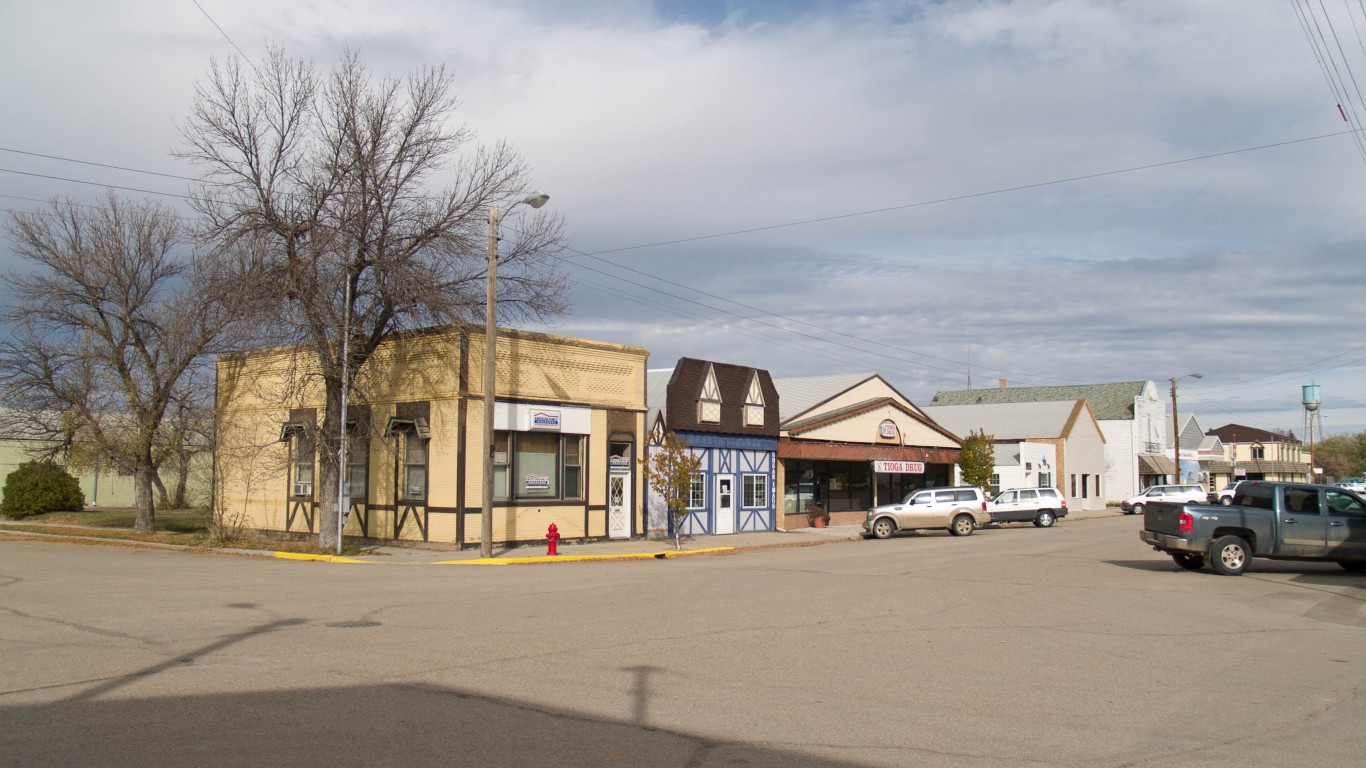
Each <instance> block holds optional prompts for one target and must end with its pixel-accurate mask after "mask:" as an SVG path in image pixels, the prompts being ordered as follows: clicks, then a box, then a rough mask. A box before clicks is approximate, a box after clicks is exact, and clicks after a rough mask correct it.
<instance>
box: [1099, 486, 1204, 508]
mask: <svg viewBox="0 0 1366 768" xmlns="http://www.w3.org/2000/svg"><path fill="white" fill-rule="evenodd" d="M1150 501H1169V502H1171V503H1173V504H1208V503H1209V494H1208V493H1206V492H1205V486H1203V485H1154V486H1152V487H1151V488H1149V489H1148V490H1146V491H1144V492H1143V493H1140V494H1138V495H1137V496H1134V497H1133V498H1130V499H1125V500H1124V501H1121V502H1120V503H1119V508H1120V509H1122V510H1124V514H1126V515H1141V514H1143V505H1145V504H1147V503H1148V502H1150Z"/></svg>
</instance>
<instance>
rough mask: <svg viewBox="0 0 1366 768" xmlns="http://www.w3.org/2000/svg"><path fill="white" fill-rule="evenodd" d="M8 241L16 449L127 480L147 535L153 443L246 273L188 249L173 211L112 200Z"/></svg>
mask: <svg viewBox="0 0 1366 768" xmlns="http://www.w3.org/2000/svg"><path fill="white" fill-rule="evenodd" d="M8 231H9V235H10V239H11V242H12V244H13V247H14V250H15V252H16V253H17V254H18V255H19V256H21V257H22V258H24V259H25V260H27V261H28V262H29V264H30V266H31V269H30V270H29V271H27V272H24V273H22V274H11V275H10V276H9V280H10V282H11V285H12V286H13V290H14V301H13V304H11V305H10V306H8V307H6V308H5V310H4V311H3V313H0V316H2V317H3V319H4V320H5V321H6V322H8V324H9V326H10V329H11V335H10V336H9V337H8V338H5V339H3V340H0V388H2V390H3V391H2V393H0V394H3V398H4V401H5V404H6V405H7V406H8V408H9V409H10V413H11V414H12V415H14V416H17V417H19V418H21V419H22V420H23V426H24V429H25V434H26V435H28V436H30V437H38V438H42V439H45V440H49V441H52V442H53V444H54V445H63V446H70V445H72V444H82V445H84V446H87V448H86V450H87V451H88V452H93V453H95V454H97V455H98V456H99V457H101V458H103V459H104V460H106V461H108V462H110V463H112V464H114V465H115V466H117V467H119V468H122V469H125V470H127V471H130V472H131V473H132V474H133V482H134V495H135V498H136V503H137V520H136V526H135V527H136V529H137V530H139V531H143V532H150V531H152V530H154V528H155V522H156V519H155V512H154V502H153V495H152V494H153V487H154V485H155V484H156V478H155V463H154V460H153V451H154V448H155V446H156V443H157V439H158V431H159V429H160V428H161V426H162V422H163V419H164V418H165V416H166V413H167V408H168V407H169V406H170V405H171V403H172V401H173V399H174V396H175V393H176V389H177V386H178V385H179V384H180V383H182V382H183V381H184V380H185V377H186V376H187V374H188V373H189V372H190V371H191V369H192V368H193V367H194V366H195V365H196V364H198V363H200V362H202V356H203V355H205V354H207V353H212V352H215V351H216V348H215V347H214V345H215V343H217V342H218V341H220V340H222V339H224V338H225V336H226V333H227V332H228V331H229V330H230V329H231V328H232V327H233V325H234V322H235V320H236V319H237V318H238V317H239V314H238V311H239V310H242V309H245V308H246V307H248V306H249V301H248V299H247V294H245V293H244V292H243V291H242V288H241V286H242V285H244V284H250V282H251V281H248V280H244V279H242V275H243V274H245V270H247V269H249V262H246V261H235V260H234V259H233V258H232V257H231V255H230V254H225V253H207V252H199V251H194V250H192V249H189V248H187V247H185V246H184V243H183V242H182V234H183V232H182V224H181V221H180V218H179V217H178V216H177V215H176V214H175V213H174V212H173V211H171V210H170V209H169V208H166V207H165V206H163V205H160V204H156V203H150V202H142V203H138V202H130V201H127V200H124V199H122V198H120V197H119V196H118V195H116V194H114V193H113V192H112V191H111V192H109V193H108V194H107V195H106V197H105V198H104V199H103V200H102V201H101V202H100V203H99V204H97V205H93V206H92V205H84V204H80V203H76V202H73V201H71V200H66V201H54V202H53V203H52V206H51V209H50V210H49V211H47V212H42V213H31V214H22V213H21V214H14V215H13V216H12V217H11V219H10V222H9V227H8ZM229 292H231V296H229Z"/></svg>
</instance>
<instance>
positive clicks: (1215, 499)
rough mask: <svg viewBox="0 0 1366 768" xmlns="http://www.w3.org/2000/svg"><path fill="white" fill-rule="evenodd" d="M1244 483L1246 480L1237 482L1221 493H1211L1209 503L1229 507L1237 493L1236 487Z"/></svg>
mask: <svg viewBox="0 0 1366 768" xmlns="http://www.w3.org/2000/svg"><path fill="white" fill-rule="evenodd" d="M1246 482H1247V481H1246V480H1239V481H1238V482H1236V483H1234V484H1233V485H1230V486H1228V487H1227V488H1225V489H1224V490H1222V491H1219V492H1218V493H1211V494H1210V498H1209V503H1211V504H1223V505H1224V506H1226V507H1227V506H1230V505H1231V504H1233V497H1234V496H1235V495H1236V494H1237V493H1238V486H1240V485H1242V484H1243V483H1246Z"/></svg>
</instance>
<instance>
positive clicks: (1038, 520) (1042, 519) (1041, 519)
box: [1034, 509, 1056, 528]
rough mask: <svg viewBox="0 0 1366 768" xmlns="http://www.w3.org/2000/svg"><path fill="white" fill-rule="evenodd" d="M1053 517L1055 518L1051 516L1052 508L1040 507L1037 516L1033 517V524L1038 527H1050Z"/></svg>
mask: <svg viewBox="0 0 1366 768" xmlns="http://www.w3.org/2000/svg"><path fill="white" fill-rule="evenodd" d="M1055 519H1056V518H1054V517H1053V510H1051V509H1041V510H1039V515H1038V517H1035V518H1034V525H1035V526H1036V527H1038V528H1052V527H1053V521H1054V520H1055Z"/></svg>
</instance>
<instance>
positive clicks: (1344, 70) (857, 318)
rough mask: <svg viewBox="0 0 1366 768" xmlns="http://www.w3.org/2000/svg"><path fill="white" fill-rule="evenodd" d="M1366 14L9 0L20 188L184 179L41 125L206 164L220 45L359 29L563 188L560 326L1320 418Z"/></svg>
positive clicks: (1330, 372)
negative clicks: (447, 83) (1153, 388)
mask: <svg viewBox="0 0 1366 768" xmlns="http://www.w3.org/2000/svg"><path fill="white" fill-rule="evenodd" d="M1325 9H1326V10H1325ZM1311 12H1312V14H1313V15H1309V14H1310V13H1311ZM220 28H221V31H220ZM1363 36H1366V11H1364V10H1363V6H1362V4H1360V3H1356V2H1345V3H1344V2H1336V1H1334V0H1330V2H1326V3H1319V2H1317V0H1315V2H1313V3H1312V4H1306V3H1304V2H1303V0H1204V1H1202V2H1192V1H1191V0H1131V1H1125V0H1094V1H1093V0H1059V1H1058V2H1044V1H1043V0H1024V1H1021V2H1002V1H1000V0H980V1H978V0H961V1H952V2H922V1H917V0H873V1H871V2H795V1H790V0H788V1H783V0H752V1H748V2H747V1H745V0H735V1H734V2H725V1H723V0H699V1H698V2H646V1H645V0H566V1H565V2H532V1H531V0H509V1H507V2H499V3H484V2H464V1H463V0H431V1H430V2H428V1H427V0H390V1H389V2H379V1H377V0H376V1H367V0H349V1H344V0H314V1H311V2H310V1H309V0H298V1H297V2H291V3H273V2H261V1H260V0H232V2H229V1H228V0H198V4H196V2H195V0H62V1H60V2H46V3H6V4H4V5H3V7H0V60H2V61H3V62H4V64H3V71H4V72H5V73H6V77H5V78H3V80H2V81H0V105H3V106H2V107H0V169H3V171H0V195H2V196H3V197H0V208H4V209H7V210H33V209H35V208H38V207H40V205H41V204H40V203H39V202H36V201H41V200H45V199H48V198H50V197H52V196H54V195H63V196H66V195H71V196H75V197H94V196H97V195H99V194H100V191H101V190H100V187H99V186H98V185H100V184H111V185H119V186H122V187H128V188H133V189H138V190H147V191H148V192H165V193H170V194H183V193H184V192H185V191H186V184H185V182H184V181H181V180H178V179H175V178H168V177H164V176H163V177H158V176H151V175H147V174H144V173H133V172H129V171H117V170H114V169H109V168H100V167H96V166H92V165H81V164H77V163H71V162H67V161H65V160H58V159H49V158H43V157H36V156H34V154H23V153H36V154H40V155H50V156H53V157H56V158H68V159H75V160H84V161H91V162H97V163H104V164H107V165H118V166H124V167H127V168H133V169H138V170H143V171H156V172H160V173H165V174H172V175H192V174H193V173H194V169H193V168H192V167H190V166H187V165H186V164H184V163H183V162H181V161H178V160H176V159H175V158H173V157H171V156H170V154H169V153H170V151H171V150H173V149H174V148H175V147H176V146H177V145H178V141H179V140H178V138H177V132H176V127H175V123H176V121H178V120H180V119H182V118H183V117H184V116H185V115H186V114H187V112H188V109H189V106H190V101H191V98H192V94H193V87H194V83H195V81H196V80H197V79H201V78H202V77H203V76H204V74H205V72H206V71H207V69H208V66H209V61H210V58H211V57H217V58H219V59H223V58H227V57H229V56H233V55H245V56H246V57H248V58H252V59H259V58H260V57H261V56H262V55H263V53H264V51H265V49H266V46H267V45H268V44H275V45H279V46H281V47H283V48H284V49H285V51H286V52H287V53H289V54H291V55H295V56H307V57H312V58H313V59H315V61H316V62H317V63H318V64H319V65H320V66H322V67H329V66H331V65H332V64H333V63H334V62H335V61H336V60H337V56H338V54H339V53H340V52H341V51H342V50H343V49H345V48H348V47H349V48H352V49H356V50H359V51H360V53H361V55H362V56H363V57H364V59H365V60H366V62H367V64H368V65H369V66H370V67H371V68H372V69H373V70H376V71H378V72H385V73H393V74H399V75H401V74H404V73H406V72H408V71H410V70H411V69H413V68H415V67H417V66H420V65H423V64H445V65H446V66H447V67H448V68H450V69H451V70H453V71H454V73H455V84H456V85H455V87H456V91H457V93H458V95H459V97H460V99H461V102H462V107H461V109H460V110H459V112H458V113H457V117H458V119H459V120H461V121H463V123H464V124H465V125H467V126H468V127H469V128H471V129H473V130H475V131H477V133H478V135H479V137H480V140H481V141H485V142H494V141H498V140H506V141H507V142H509V143H510V144H512V145H513V146H515V147H516V148H517V149H518V150H519V151H520V153H521V154H522V156H523V158H524V159H525V160H526V161H527V162H528V164H529V165H530V166H531V167H532V168H533V169H534V178H535V183H536V187H537V188H538V189H541V190H544V191H546V192H549V193H550V195H551V198H552V199H551V203H550V204H551V205H552V206H554V208H555V210H557V211H559V212H560V213H562V214H564V215H565V216H566V217H567V219H568V221H569V226H570V231H571V233H572V243H571V244H572V246H573V249H574V250H573V251H572V252H570V253H569V254H567V256H568V258H567V261H566V265H565V266H566V271H567V273H568V274H569V276H570V277H571V278H572V280H573V281H574V284H575V287H574V291H573V295H572V297H571V299H572V304H573V309H572V312H571V313H570V314H569V315H568V316H566V317H563V318H561V319H559V320H558V321H556V322H554V323H552V324H550V325H548V326H545V327H544V328H541V329H543V330H550V331H552V332H556V333H563V334H567V335H573V336H582V337H587V338H594V339H602V340H608V341H616V342H623V343H630V344H639V345H643V346H646V347H648V348H649V349H650V350H651V355H652V366H654V367H669V366H670V365H671V363H672V361H673V360H676V359H677V358H678V357H679V356H683V355H687V356H692V357H701V358H709V359H714V360H720V361H725V362H732V363H740V364H749V365H756V366H760V367H766V368H768V369H769V370H771V371H772V372H773V374H774V375H776V376H800V375H812V374H820V373H837V372H854V371H879V372H881V373H883V375H884V376H886V377H887V378H888V379H889V380H891V381H892V382H893V383H894V384H895V385H896V386H898V387H899V388H900V389H901V390H902V391H903V392H904V393H905V394H907V395H908V396H909V397H911V399H912V400H915V401H916V402H919V403H927V402H928V401H929V399H930V398H931V397H932V396H933V394H934V392H935V391H937V390H939V389H960V388H965V387H967V386H968V383H969V380H970V381H971V385H972V386H973V387H990V386H997V383H998V380H999V379H1002V378H1004V379H1007V380H1008V382H1009V384H1011V385H1015V386H1028V385H1045V384H1061V383H1099V382H1109V381H1130V380H1137V379H1152V380H1155V381H1157V382H1158V383H1159V385H1160V386H1161V389H1162V391H1163V392H1164V394H1165V392H1166V389H1167V380H1168V379H1169V378H1170V377H1173V376H1181V375H1184V374H1188V373H1194V372H1200V373H1203V374H1204V378H1203V379H1200V380H1195V379H1185V380H1183V381H1182V382H1181V389H1180V394H1181V398H1180V403H1181V410H1182V412H1183V413H1185V412H1194V413H1195V414H1196V415H1197V416H1198V417H1199V418H1200V421H1201V423H1202V424H1203V426H1205V427H1206V428H1207V429H1208V428H1213V427H1218V426H1221V425H1224V424H1227V423H1230V422H1236V423H1242V424H1248V425H1251V426H1257V427H1262V428H1266V429H1291V430H1293V431H1294V432H1295V434H1297V435H1301V434H1302V427H1303V411H1302V409H1301V407H1300V394H1301V389H1300V387H1301V385H1302V384H1304V383H1306V382H1308V381H1310V380H1314V381H1316V382H1317V383H1319V384H1320V385H1321V387H1322V397H1323V423H1324V426H1325V428H1326V431H1327V433H1328V434H1338V433H1344V432H1359V431H1362V430H1366V333H1363V328H1364V327H1366V322H1363V320H1364V317H1363V315H1366V311H1363V304H1364V300H1366V261H1363V257H1362V246H1363V242H1364V241H1366V215H1363V214H1366V206H1364V205H1363V203H1366V197H1364V196H1363V192H1364V191H1366V150H1364V149H1363V147H1366V142H1363V141H1361V140H1359V139H1358V138H1357V136H1359V135H1360V134H1355V135H1354V134H1353V133H1352V129H1354V128H1360V127H1362V125H1363V123H1362V122H1361V120H1359V119H1358V115H1359V116H1360V117H1361V118H1363V119H1366V103H1363V100H1362V95H1361V92H1360V90H1359V87H1360V86H1358V85H1357V83H1360V84H1361V86H1366V44H1363ZM234 46H235V47H234ZM1325 46H1326V47H1325ZM237 49H240V52H241V53H240V54H239V53H238V50H237ZM1335 91H1337V92H1335ZM1340 103H1341V104H1342V111H1340V110H1339V104H1340ZM1344 114H1346V116H1347V118H1348V119H1349V121H1344V118H1343V116H1344ZM16 172H19V173H16ZM25 174H37V175H25ZM44 176H46V177H59V178H60V179H66V181H60V180H57V179H54V178H43V177H44ZM77 182H94V184H88V183H85V184H83V183H77ZM162 199H164V200H166V201H168V202H170V203H173V204H179V201H178V199H177V198H174V197H166V198H162ZM5 248H6V246H4V245H3V244H0V262H4V261H9V260H10V258H11V257H10V255H9V253H8V252H7V250H5ZM6 266H8V265H7V264H6Z"/></svg>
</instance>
